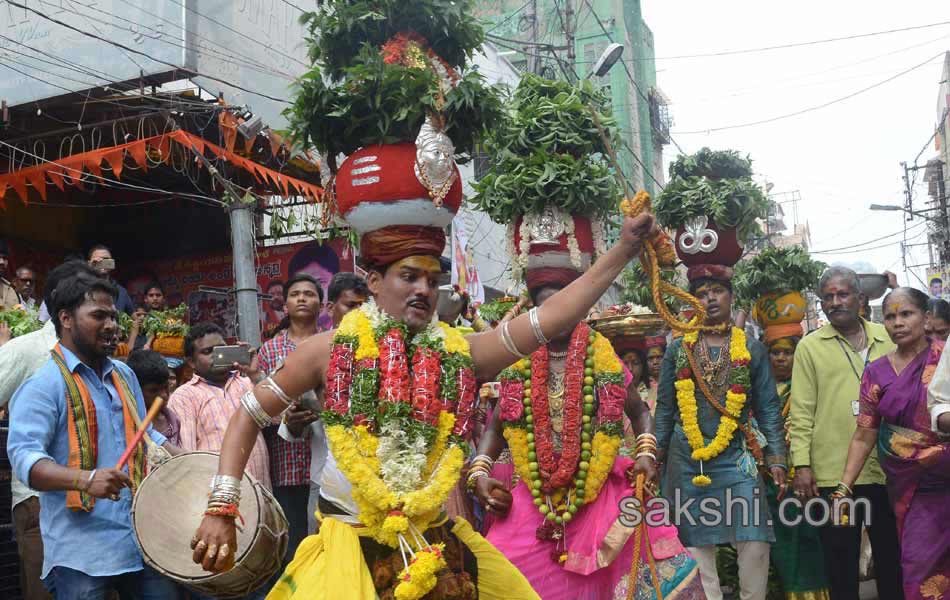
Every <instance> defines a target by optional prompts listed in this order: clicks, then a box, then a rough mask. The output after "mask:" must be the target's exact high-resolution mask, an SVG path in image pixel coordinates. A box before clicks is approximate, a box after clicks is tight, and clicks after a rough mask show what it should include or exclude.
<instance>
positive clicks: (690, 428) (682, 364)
mask: <svg viewBox="0 0 950 600" xmlns="http://www.w3.org/2000/svg"><path fill="white" fill-rule="evenodd" d="M698 340H699V334H698V333H697V332H695V331H693V332H689V333H686V334H685V335H684V336H683V345H682V346H681V348H680V351H679V355H678V356H677V365H676V366H677V373H676V377H677V379H676V382H675V383H674V384H673V387H674V388H675V390H676V402H677V406H678V407H679V410H680V418H681V419H682V421H683V432H684V433H685V434H686V440H687V441H688V442H689V446H690V448H692V450H693V452H692V459H693V460H696V461H699V468H700V474H699V475H697V476H695V477H694V478H693V484H694V485H696V486H699V487H704V486H708V485H710V484H711V483H712V479H711V478H710V477H709V476H708V475H706V474H705V473H703V472H702V469H703V465H702V463H703V461H708V460H712V459H714V458H716V457H717V456H719V455H720V454H722V453H723V452H724V451H725V450H726V449H727V448H728V447H729V444H730V443H731V442H732V438H733V436H734V435H735V433H736V430H737V429H738V428H739V419H740V417H741V416H742V409H743V407H745V403H746V398H747V396H746V389H747V388H748V386H749V363H750V361H751V360H752V355H750V354H749V349H748V348H747V347H746V336H745V332H744V331H743V330H741V329H739V328H738V327H733V328H732V335H731V336H730V340H729V361H730V371H729V388H728V389H727V390H726V406H725V409H726V413H727V414H728V416H727V415H722V416H721V417H720V419H719V427H718V428H717V430H716V435H715V437H714V438H713V439H712V440H711V441H710V442H709V444H706V440H705V438H703V432H702V430H701V429H700V428H699V408H698V406H697V401H696V382H695V381H694V380H693V377H694V376H695V374H694V373H693V372H692V369H690V367H689V361H688V359H687V355H686V353H687V352H693V349H694V348H695V346H696V343H697V341H698Z"/></svg>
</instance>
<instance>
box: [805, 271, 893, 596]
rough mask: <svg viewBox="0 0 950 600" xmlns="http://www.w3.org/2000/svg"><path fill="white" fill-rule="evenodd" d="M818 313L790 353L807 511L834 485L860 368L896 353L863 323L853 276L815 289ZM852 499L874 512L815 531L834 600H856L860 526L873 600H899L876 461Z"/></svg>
mask: <svg viewBox="0 0 950 600" xmlns="http://www.w3.org/2000/svg"><path fill="white" fill-rule="evenodd" d="M818 289H819V293H818V297H819V299H820V300H821V309H822V311H824V313H825V315H826V316H827V317H828V320H829V323H828V324H827V325H825V326H824V327H822V328H821V329H819V330H817V331H815V332H814V333H813V334H811V335H808V336H806V337H805V338H804V339H802V341H801V342H800V343H799V344H798V347H797V348H796V349H795V361H794V364H793V367H792V392H791V400H790V403H791V404H790V410H789V438H790V445H791V461H792V464H793V465H794V467H795V481H794V489H795V495H796V496H797V497H798V499H799V500H800V501H801V502H802V503H805V502H807V501H808V500H809V499H810V498H813V497H817V496H822V497H826V498H827V497H828V496H830V494H831V493H832V492H833V491H834V489H835V487H836V486H837V485H838V480H839V478H840V477H841V473H843V472H844V466H845V462H846V460H847V456H848V445H849V444H850V442H851V436H852V434H853V433H854V430H855V428H856V427H857V420H856V417H857V416H858V410H859V407H858V396H859V391H860V384H861V378H862V376H863V375H864V368H865V367H866V366H867V365H868V364H870V363H871V362H873V361H874V360H875V359H877V358H879V357H881V356H884V355H885V354H887V353H888V352H890V351H891V350H893V349H894V343H893V342H892V341H891V340H890V338H889V337H888V335H887V331H886V330H885V329H884V326H883V325H879V324H876V323H871V322H869V321H866V320H865V319H862V318H861V317H860V316H859V314H860V310H861V306H862V305H863V304H864V301H865V296H864V294H863V293H862V292H861V288H860V286H859V282H858V276H857V274H856V273H855V272H854V271H852V270H851V269H848V268H846V267H831V268H829V269H828V270H827V271H825V273H824V274H823V275H822V276H821V280H820V282H819V284H818ZM854 497H855V499H858V498H867V499H868V501H869V502H870V504H871V509H872V512H871V514H870V515H864V514H863V511H860V510H859V511H858V514H857V515H856V518H857V519H858V520H857V521H852V524H854V525H859V526H857V527H837V526H832V525H831V524H828V525H825V526H824V527H822V529H821V531H820V535H821V543H822V546H823V549H824V555H825V566H826V571H827V574H828V579H829V584H830V585H829V587H830V589H831V597H832V598H834V600H858V562H859V555H860V549H861V527H860V525H861V523H862V522H867V520H868V519H869V520H870V523H868V533H869V537H870V540H871V548H872V550H873V553H874V569H875V574H876V579H877V588H878V596H879V597H880V598H888V599H892V598H893V599H895V600H900V599H902V598H903V597H904V594H903V588H902V585H901V569H900V549H899V544H898V539H897V524H896V520H895V517H894V512H893V510H891V505H890V503H889V502H888V499H887V488H886V487H885V486H884V472H883V471H882V470H881V466H880V464H879V463H878V460H877V453H872V455H871V456H870V457H869V458H868V460H867V463H866V464H865V466H864V469H863V470H862V471H861V475H860V476H859V477H858V479H857V480H856V485H855V486H854Z"/></svg>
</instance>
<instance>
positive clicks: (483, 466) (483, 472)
mask: <svg viewBox="0 0 950 600" xmlns="http://www.w3.org/2000/svg"><path fill="white" fill-rule="evenodd" d="M494 464H495V461H493V460H492V459H491V457H490V456H488V455H487V454H479V455H478V456H476V457H475V458H474V459H472V466H471V467H469V469H468V479H466V480H465V488H466V489H468V491H470V492H472V491H475V482H477V481H478V480H479V478H481V477H488V475H489V474H491V469H492V466H493V465H494Z"/></svg>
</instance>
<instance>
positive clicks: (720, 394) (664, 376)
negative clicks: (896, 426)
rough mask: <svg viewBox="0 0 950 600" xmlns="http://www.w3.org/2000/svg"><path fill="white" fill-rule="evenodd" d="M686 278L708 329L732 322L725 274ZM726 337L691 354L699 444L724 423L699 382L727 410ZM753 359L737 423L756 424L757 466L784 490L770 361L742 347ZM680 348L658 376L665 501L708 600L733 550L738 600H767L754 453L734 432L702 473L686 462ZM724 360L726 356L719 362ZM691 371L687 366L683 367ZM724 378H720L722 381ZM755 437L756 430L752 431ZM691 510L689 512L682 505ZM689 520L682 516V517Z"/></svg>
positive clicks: (707, 340)
mask: <svg viewBox="0 0 950 600" xmlns="http://www.w3.org/2000/svg"><path fill="white" fill-rule="evenodd" d="M705 267H706V268H704V269H702V270H697V271H696V272H694V270H693V269H691V270H690V271H691V272H690V275H691V276H690V292H691V293H692V294H693V295H695V296H696V297H697V298H698V299H699V300H700V301H701V302H702V303H703V306H704V307H705V309H706V312H707V318H706V324H707V325H723V324H727V323H730V322H731V305H732V286H731V283H730V279H731V277H730V275H731V269H728V268H724V267H720V268H718V269H717V268H712V267H715V265H713V266H710V265H706V266H705ZM729 343H730V334H729V332H728V331H727V332H723V333H701V334H700V335H699V339H698V341H697V342H696V344H695V347H694V349H693V363H692V364H695V365H696V367H697V368H698V370H699V371H700V373H696V372H695V370H696V369H692V368H690V370H691V371H692V373H691V375H692V379H693V381H694V382H697V383H696V386H695V387H696V393H695V394H696V408H697V413H698V415H697V421H698V424H699V428H700V431H701V432H702V434H703V440H704V443H705V444H709V443H710V441H712V439H713V438H714V437H715V436H716V432H717V430H718V428H719V422H720V420H721V419H723V418H728V417H723V416H722V415H721V413H720V411H719V410H717V409H716V408H715V407H714V406H713V405H712V404H711V403H710V402H709V401H708V400H707V399H706V396H705V395H704V394H703V392H702V390H701V387H703V386H701V385H700V383H699V382H698V380H699V379H700V378H702V380H703V381H702V383H703V385H704V386H705V387H707V388H711V393H714V394H716V396H717V397H716V398H715V400H716V402H717V403H718V404H719V405H720V406H725V404H726V388H727V387H728V381H729V371H731V366H730V361H729ZM746 347H747V349H748V351H749V354H750V355H751V361H750V363H749V384H748V386H747V387H746V396H747V398H746V403H745V406H744V408H743V410H742V415H741V417H740V423H741V424H742V426H743V428H745V427H746V426H747V425H748V422H749V415H750V412H751V414H752V415H753V416H754V417H755V420H756V421H757V423H758V427H759V428H760V430H761V433H762V434H763V435H764V437H765V439H764V440H762V441H761V442H758V443H759V444H760V445H761V446H765V445H766V443H767V445H768V450H769V456H765V457H763V460H764V461H765V463H766V464H767V466H768V467H769V469H770V471H771V473H772V476H773V479H774V480H775V481H776V482H777V483H778V484H779V485H780V486H781V487H782V489H784V485H785V472H786V466H785V431H784V428H783V426H782V416H781V407H780V404H779V398H778V395H777V393H776V389H775V381H774V380H773V379H772V373H771V369H770V366H769V360H768V353H767V351H766V349H765V347H764V346H763V345H762V344H761V343H760V342H757V341H754V340H747V341H746ZM682 351H683V340H682V339H677V340H675V341H674V342H673V343H672V344H671V345H670V347H669V349H668V350H667V351H666V355H665V356H664V358H663V367H662V368H661V371H660V385H659V389H658V394H657V406H656V416H655V419H656V435H657V444H658V449H659V452H660V458H661V461H663V462H664V463H665V472H664V474H663V480H662V481H663V492H664V496H665V497H666V498H667V499H668V500H670V502H671V503H673V506H674V507H675V506H676V503H677V502H678V503H679V505H680V506H681V507H683V513H681V514H680V516H679V518H678V522H677V523H676V525H677V528H678V530H679V535H680V540H681V541H682V542H683V544H684V545H686V546H687V547H688V550H689V551H690V553H691V554H692V555H693V556H694V557H695V558H696V561H697V563H699V569H700V573H701V576H702V580H703V588H704V589H705V592H706V596H707V598H708V599H709V600H721V599H722V591H721V589H720V587H719V576H718V574H717V571H716V546H717V545H718V544H732V545H734V546H735V547H736V550H737V553H738V563H739V585H740V588H741V598H743V600H746V599H748V600H765V593H766V588H767V583H768V571H769V544H770V543H771V542H774V541H775V536H774V534H773V530H772V525H771V515H770V513H769V509H768V503H767V495H766V490H765V484H764V482H763V479H762V477H761V475H760V474H759V471H758V468H757V464H756V458H755V457H754V456H753V451H752V450H753V448H752V447H751V446H750V443H749V442H747V439H746V435H745V434H744V433H743V428H740V429H737V430H736V432H735V434H733V436H732V438H731V440H730V441H729V445H728V447H727V448H726V449H725V450H724V451H723V452H721V453H720V454H719V455H718V456H716V457H715V458H713V459H711V460H705V461H703V462H702V465H700V463H699V462H698V461H696V460H693V459H692V456H691V455H692V449H691V448H690V445H689V442H688V440H687V437H686V433H685V432H684V430H683V418H682V415H681V414H680V409H679V406H678V404H677V398H676V390H675V387H674V386H675V381H676V379H677V371H678V369H679V368H681V367H680V365H682V364H683V358H685V355H683V356H681V354H680V353H681V352H682ZM722 353H725V356H723V354H722ZM687 364H689V363H687ZM723 370H725V371H726V372H725V373H724V372H723ZM753 432H754V430H753ZM700 473H703V474H705V475H706V476H708V477H709V478H710V479H711V480H712V482H711V483H710V484H708V485H705V486H699V485H696V483H694V477H696V476H697V475H700ZM690 501H692V502H691V504H690V505H689V506H688V507H684V506H683V505H684V504H685V503H687V502H690ZM687 515H688V516H687Z"/></svg>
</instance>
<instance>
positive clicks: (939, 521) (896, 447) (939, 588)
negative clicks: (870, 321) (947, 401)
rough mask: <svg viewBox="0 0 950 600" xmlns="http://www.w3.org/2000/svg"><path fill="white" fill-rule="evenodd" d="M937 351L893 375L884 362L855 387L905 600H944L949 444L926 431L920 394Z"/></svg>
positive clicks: (948, 577)
mask: <svg viewBox="0 0 950 600" xmlns="http://www.w3.org/2000/svg"><path fill="white" fill-rule="evenodd" d="M943 347H944V343H943V342H941V341H931V343H930V345H929V346H928V347H927V349H926V350H924V351H923V352H921V353H920V354H919V355H918V356H917V357H915V358H914V360H913V361H911V363H910V364H908V365H907V367H905V368H904V370H903V371H902V372H901V373H900V374H897V373H896V372H895V371H894V367H893V366H892V364H891V362H890V359H889V358H888V357H886V356H884V357H882V358H879V359H878V360H876V361H874V362H873V363H871V364H870V365H869V366H868V368H867V370H865V372H864V379H863V381H862V382H861V401H860V414H859V415H858V425H860V426H861V427H867V428H872V429H878V453H879V457H880V461H881V466H882V467H883V469H884V472H885V473H886V475H887V490H888V495H889V496H890V500H891V503H892V504H893V506H894V513H895V514H896V516H897V533H898V536H899V539H900V541H901V567H902V569H903V572H904V597H905V598H906V600H937V599H950V534H948V532H947V523H950V443H948V442H941V441H940V440H939V439H938V438H937V436H936V434H935V433H934V432H933V431H931V429H930V415H929V414H928V412H927V386H928V384H929V383H930V380H931V378H932V377H933V373H934V371H935V370H936V367H937V363H938V362H939V361H940V355H941V353H942V352H943Z"/></svg>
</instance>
